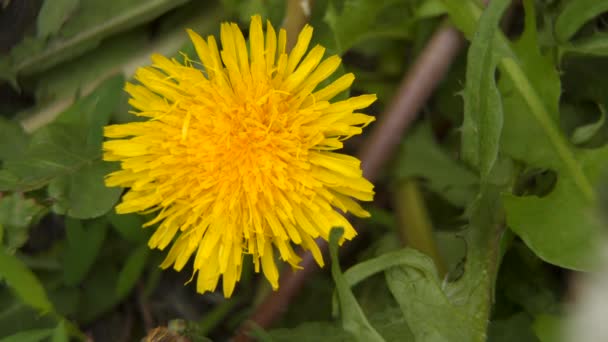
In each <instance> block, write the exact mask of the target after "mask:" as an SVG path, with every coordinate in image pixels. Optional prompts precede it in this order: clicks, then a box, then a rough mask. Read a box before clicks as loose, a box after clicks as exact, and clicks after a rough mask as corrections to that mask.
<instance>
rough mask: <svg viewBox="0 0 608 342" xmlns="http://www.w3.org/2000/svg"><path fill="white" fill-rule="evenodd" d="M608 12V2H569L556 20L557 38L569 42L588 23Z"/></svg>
mask: <svg viewBox="0 0 608 342" xmlns="http://www.w3.org/2000/svg"><path fill="white" fill-rule="evenodd" d="M606 11H608V1H607V0H574V1H568V2H566V4H565V5H564V8H563V9H562V11H561V12H560V14H559V15H558V16H557V19H556V20H555V28H554V30H555V37H556V38H557V39H558V40H559V41H562V42H565V41H568V40H569V39H570V38H571V37H572V36H573V35H574V34H575V33H576V32H577V31H578V30H579V29H580V28H581V27H582V26H583V25H584V24H585V23H586V22H587V21H589V20H591V19H593V18H594V17H597V16H599V15H600V14H602V13H603V12H606Z"/></svg>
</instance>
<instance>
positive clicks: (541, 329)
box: [532, 315, 565, 342]
mask: <svg viewBox="0 0 608 342" xmlns="http://www.w3.org/2000/svg"><path fill="white" fill-rule="evenodd" d="M532 329H534V333H536V336H537V337H538V340H539V341H540V342H559V341H565V338H564V320H563V319H562V318H560V317H558V316H554V315H538V316H537V317H536V319H535V320H534V323H533V324H532Z"/></svg>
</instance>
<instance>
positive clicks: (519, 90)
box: [500, 1, 608, 270]
mask: <svg viewBox="0 0 608 342" xmlns="http://www.w3.org/2000/svg"><path fill="white" fill-rule="evenodd" d="M524 5H525V8H526V13H527V14H526V29H525V32H524V34H523V37H522V39H521V40H520V41H519V42H518V43H517V44H515V46H514V47H515V53H516V54H517V56H518V59H519V61H520V62H519V63H518V62H516V61H515V60H513V59H510V58H508V59H504V60H503V66H504V68H505V70H504V71H505V74H506V75H507V77H505V78H504V79H503V80H502V82H501V83H502V84H501V85H500V86H501V91H502V92H503V94H505V96H504V106H505V112H506V113H508V115H506V117H508V119H506V120H505V129H504V134H503V147H504V150H505V152H506V153H507V154H508V155H510V156H511V157H512V158H514V159H516V160H521V161H524V162H526V163H527V164H528V165H530V166H532V167H537V168H547V169H552V170H555V171H556V172H557V177H558V180H557V184H556V185H555V188H554V190H553V191H552V192H551V193H549V194H548V195H547V196H545V197H543V198H539V197H536V196H526V197H518V196H514V195H510V194H506V195H505V196H504V200H505V209H506V213H507V223H508V224H509V227H510V228H511V229H512V230H513V231H514V232H516V233H517V234H518V235H519V236H520V237H521V238H522V239H523V240H524V241H525V242H526V244H528V246H530V248H532V250H534V251H535V253H536V254H537V255H539V256H540V257H541V258H543V259H544V260H546V261H548V262H550V263H553V264H556V265H560V266H562V267H567V268H573V269H579V270H581V269H589V268H590V267H591V266H592V261H593V260H594V258H595V253H596V252H597V250H596V249H595V245H596V242H597V241H598V236H599V235H598V234H599V231H600V227H599V226H598V223H597V222H595V219H594V217H593V215H592V214H591V211H592V210H593V207H594V205H595V204H594V203H595V190H594V188H593V184H594V183H595V182H596V179H597V177H598V174H597V173H598V172H599V171H598V170H597V169H598V168H599V167H600V166H601V164H602V163H603V161H604V160H608V159H605V158H608V156H607V155H606V149H602V150H594V151H580V150H577V149H575V148H574V147H573V146H572V145H571V143H570V142H569V141H568V139H567V138H566V137H565V135H564V134H563V132H562V131H561V130H560V127H559V125H558V120H559V109H558V105H559V95H560V91H561V90H560V82H559V76H558V74H557V70H556V68H555V66H554V64H553V62H552V61H551V59H550V58H548V57H545V56H542V55H541V54H540V51H539V48H538V42H537V39H536V33H535V31H536V30H535V27H536V26H535V20H534V18H535V13H534V5H533V3H532V2H531V1H525V2H524ZM539 71H543V72H539ZM531 146H533V148H531Z"/></svg>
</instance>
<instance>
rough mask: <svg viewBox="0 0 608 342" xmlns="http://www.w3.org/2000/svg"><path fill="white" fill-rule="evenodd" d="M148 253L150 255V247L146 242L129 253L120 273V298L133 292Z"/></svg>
mask: <svg viewBox="0 0 608 342" xmlns="http://www.w3.org/2000/svg"><path fill="white" fill-rule="evenodd" d="M148 255H150V249H149V248H148V245H146V244H142V245H140V246H139V247H137V249H135V250H134V251H133V252H132V253H131V255H129V257H128V258H127V261H126V262H125V265H124V267H123V268H122V270H121V271H120V273H119V274H118V281H117V283H116V295H117V296H118V297H119V298H124V297H125V296H126V295H128V294H129V292H131V289H133V287H134V286H135V284H136V283H137V280H138V279H139V277H140V276H141V274H142V272H143V271H144V268H145V266H146V261H147V260H148Z"/></svg>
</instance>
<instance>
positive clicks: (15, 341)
mask: <svg viewBox="0 0 608 342" xmlns="http://www.w3.org/2000/svg"><path fill="white" fill-rule="evenodd" d="M53 330H54V329H36V330H28V331H21V332H18V333H16V334H14V335H11V336H7V337H4V338H1V339H0V342H40V341H44V340H45V339H47V338H48V337H50V336H51V335H53Z"/></svg>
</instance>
